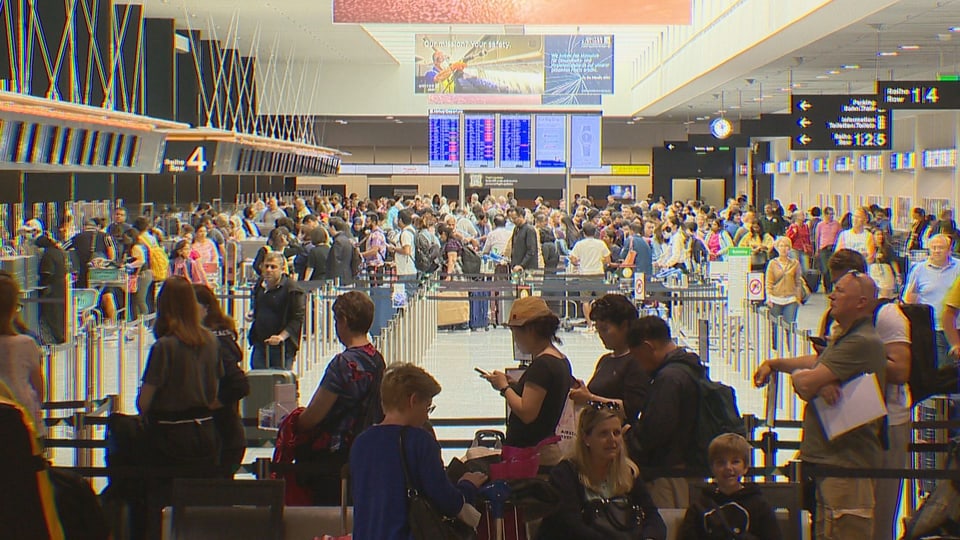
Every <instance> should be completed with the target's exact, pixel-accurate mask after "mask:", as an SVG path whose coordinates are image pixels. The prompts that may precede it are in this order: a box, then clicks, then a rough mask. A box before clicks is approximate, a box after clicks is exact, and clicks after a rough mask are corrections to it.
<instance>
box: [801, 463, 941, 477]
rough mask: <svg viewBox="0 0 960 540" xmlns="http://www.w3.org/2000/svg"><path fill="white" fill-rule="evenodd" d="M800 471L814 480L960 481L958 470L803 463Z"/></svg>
mask: <svg viewBox="0 0 960 540" xmlns="http://www.w3.org/2000/svg"><path fill="white" fill-rule="evenodd" d="M801 471H802V473H803V474H804V475H806V476H812V477H814V478H872V479H877V480H882V479H899V478H902V479H904V480H957V481H960V469H943V470H940V469H920V470H918V469H853V468H848V467H833V466H829V465H818V464H815V463H804V464H803V465H802V466H801Z"/></svg>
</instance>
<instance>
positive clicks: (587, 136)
mask: <svg viewBox="0 0 960 540" xmlns="http://www.w3.org/2000/svg"><path fill="white" fill-rule="evenodd" d="M600 126H601V122H600V115H599V114H592V115H579V114H575V115H573V116H571V117H570V166H571V167H572V168H574V169H599V168H600V135H601V133H600Z"/></svg>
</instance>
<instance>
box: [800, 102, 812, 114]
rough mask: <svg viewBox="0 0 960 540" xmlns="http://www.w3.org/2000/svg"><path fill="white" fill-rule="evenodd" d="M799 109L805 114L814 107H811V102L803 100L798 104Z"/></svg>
mask: <svg viewBox="0 0 960 540" xmlns="http://www.w3.org/2000/svg"><path fill="white" fill-rule="evenodd" d="M797 108H798V109H800V110H801V111H803V112H807V111H809V110H810V109H812V108H813V105H811V104H810V102H809V101H807V100H803V101H801V102H800V103H797Z"/></svg>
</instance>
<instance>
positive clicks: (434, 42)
mask: <svg viewBox="0 0 960 540" xmlns="http://www.w3.org/2000/svg"><path fill="white" fill-rule="evenodd" d="M415 54H416V83H415V90H416V92H417V93H419V94H514V95H549V96H571V95H600V94H612V93H613V36H608V35H583V36H512V35H511V36H506V35H428V34H417V36H416V46H415Z"/></svg>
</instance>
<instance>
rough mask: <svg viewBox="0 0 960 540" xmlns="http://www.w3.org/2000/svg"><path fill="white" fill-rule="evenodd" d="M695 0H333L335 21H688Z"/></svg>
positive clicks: (573, 23)
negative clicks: (596, 0)
mask: <svg viewBox="0 0 960 540" xmlns="http://www.w3.org/2000/svg"><path fill="white" fill-rule="evenodd" d="M691 4H692V2H691V1H690V0H604V1H603V2H583V1H582V0H524V1H522V2H517V1H510V0H471V1H470V2H463V1H456V2H451V1H450V0H390V1H389V2H383V1H382V0H333V22H335V23H406V24H445V25H450V24H524V25H526V24H556V25H586V24H592V25H596V24H617V25H624V24H655V25H667V24H678V25H688V24H690V21H691V13H692V9H691Z"/></svg>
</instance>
